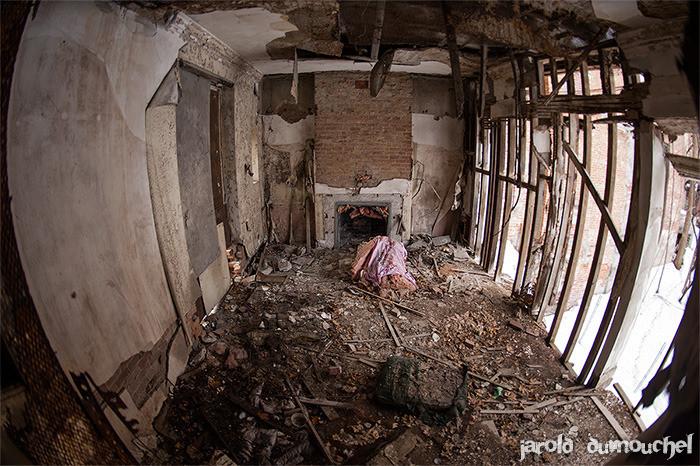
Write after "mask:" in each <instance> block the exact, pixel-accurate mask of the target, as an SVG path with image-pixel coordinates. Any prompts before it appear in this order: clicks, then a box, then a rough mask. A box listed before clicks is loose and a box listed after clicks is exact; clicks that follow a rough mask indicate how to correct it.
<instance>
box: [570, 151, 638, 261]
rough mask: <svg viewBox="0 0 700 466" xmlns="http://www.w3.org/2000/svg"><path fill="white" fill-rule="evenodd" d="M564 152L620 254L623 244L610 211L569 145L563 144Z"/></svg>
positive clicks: (623, 247)
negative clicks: (594, 204) (567, 155)
mask: <svg viewBox="0 0 700 466" xmlns="http://www.w3.org/2000/svg"><path fill="white" fill-rule="evenodd" d="M564 150H565V151H566V153H567V154H569V160H571V161H572V162H573V164H574V166H575V167H576V169H577V170H578V171H579V173H580V174H581V179H582V180H583V182H584V183H585V185H586V187H587V188H588V192H589V193H591V196H592V197H593V200H594V201H595V203H596V205H597V206H598V210H600V214H601V216H602V218H603V222H605V225H606V226H607V227H608V230H609V231H610V234H611V235H612V238H613V240H614V241H615V245H616V246H617V250H618V251H620V253H622V252H623V251H624V249H625V243H624V241H622V238H621V237H620V233H618V231H617V227H616V226H615V222H614V221H613V219H612V215H611V214H610V210H608V206H607V205H606V203H605V202H603V199H601V198H600V194H598V191H597V190H596V189H595V185H594V184H593V180H591V177H590V175H589V174H588V172H587V171H586V169H585V168H584V166H583V165H582V164H581V162H580V161H579V160H578V158H577V157H576V154H575V153H574V151H573V150H572V149H571V146H569V144H567V143H566V142H564Z"/></svg>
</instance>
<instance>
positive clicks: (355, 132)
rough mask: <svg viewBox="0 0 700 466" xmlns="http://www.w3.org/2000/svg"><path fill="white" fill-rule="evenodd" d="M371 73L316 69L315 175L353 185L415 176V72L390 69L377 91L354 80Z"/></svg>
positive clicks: (335, 183) (332, 183)
mask: <svg viewBox="0 0 700 466" xmlns="http://www.w3.org/2000/svg"><path fill="white" fill-rule="evenodd" d="M368 80H369V73H350V72H342V73H321V74H317V75H316V79H315V82H316V85H315V95H316V107H317V114H316V181H317V182H319V183H324V184H327V185H329V186H336V187H345V188H353V187H356V186H357V185H356V183H355V178H356V176H358V175H360V176H362V175H369V177H370V178H369V179H368V180H367V181H365V182H364V184H363V185H364V186H376V185H377V184H379V182H381V181H382V180H388V179H392V178H405V179H410V177H411V152H412V146H411V99H412V90H413V85H412V81H411V78H410V77H409V76H408V75H403V74H389V75H388V76H387V79H386V82H385V84H384V87H383V88H382V90H381V91H380V92H379V95H378V96H377V97H372V96H370V94H369V88H363V86H361V85H358V86H356V82H358V81H359V82H363V81H368Z"/></svg>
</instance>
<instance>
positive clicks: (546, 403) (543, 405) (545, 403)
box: [527, 398, 557, 409]
mask: <svg viewBox="0 0 700 466" xmlns="http://www.w3.org/2000/svg"><path fill="white" fill-rule="evenodd" d="M556 402H557V399H556V398H550V399H548V400H545V401H542V402H540V403H537V404H536V405H532V406H528V407H527V409H542V408H546V407H547V406H551V405H553V404H554V403H556Z"/></svg>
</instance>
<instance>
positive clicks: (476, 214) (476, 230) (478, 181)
mask: <svg viewBox="0 0 700 466" xmlns="http://www.w3.org/2000/svg"><path fill="white" fill-rule="evenodd" d="M488 51H489V49H488V47H487V46H486V45H482V46H481V66H480V73H481V74H480V76H479V96H478V107H477V118H476V124H477V128H476V146H475V147H476V148H475V154H474V167H475V169H476V168H477V167H481V168H483V164H484V140H485V138H484V110H485V106H486V99H485V98H484V88H485V86H486V70H487V59H488ZM483 181H484V176H483V175H479V176H477V175H476V174H475V175H474V199H473V201H472V238H473V239H472V240H471V245H472V249H473V250H474V253H475V254H477V252H478V251H480V248H481V239H480V238H481V236H480V230H481V228H482V224H481V213H480V212H481V202H480V200H481V196H482V190H483V186H484V182H483Z"/></svg>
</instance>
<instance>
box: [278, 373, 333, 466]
mask: <svg viewBox="0 0 700 466" xmlns="http://www.w3.org/2000/svg"><path fill="white" fill-rule="evenodd" d="M284 379H285V381H286V382H287V386H288V387H289V391H290V392H291V394H292V397H293V398H294V401H295V402H296V404H297V406H298V407H299V408H301V413H302V414H303V415H304V419H305V420H306V425H307V426H308V427H309V430H311V433H312V434H313V436H314V439H315V440H316V443H318V446H319V447H320V448H321V451H322V452H323V455H324V456H325V457H326V459H327V460H328V462H329V463H330V464H338V462H337V461H335V460H334V459H333V457H332V456H331V453H330V451H328V447H326V443H325V442H324V441H323V440H322V439H321V437H320V436H319V435H318V432H317V431H316V428H315V427H314V424H313V422H311V418H310V417H309V412H308V411H307V410H306V406H304V404H303V403H302V402H301V401H300V400H299V396H298V395H297V393H296V391H295V390H294V387H292V384H291V382H290V381H289V378H288V377H287V374H284Z"/></svg>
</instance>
